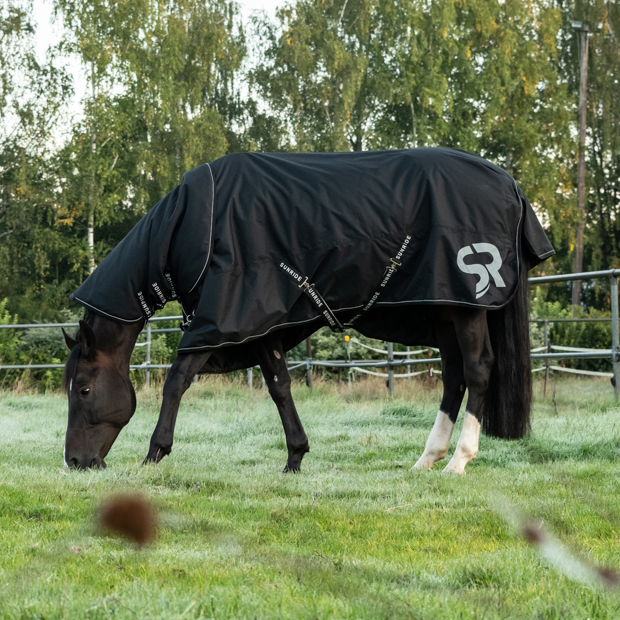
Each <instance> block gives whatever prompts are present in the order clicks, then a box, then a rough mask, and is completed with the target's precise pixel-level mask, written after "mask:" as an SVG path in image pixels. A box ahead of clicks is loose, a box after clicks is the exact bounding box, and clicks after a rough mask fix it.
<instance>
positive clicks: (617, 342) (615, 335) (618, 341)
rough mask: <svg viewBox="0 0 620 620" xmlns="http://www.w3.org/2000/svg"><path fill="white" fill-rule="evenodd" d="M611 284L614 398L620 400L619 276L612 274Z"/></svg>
mask: <svg viewBox="0 0 620 620" xmlns="http://www.w3.org/2000/svg"><path fill="white" fill-rule="evenodd" d="M609 280H610V284H611V361H612V364H613V370H614V381H613V383H614V398H615V399H616V400H618V396H619V395H620V383H619V379H620V378H619V377H618V350H619V349H620V334H619V332H618V329H619V326H618V278H617V277H616V276H612V277H611V278H610V279H609Z"/></svg>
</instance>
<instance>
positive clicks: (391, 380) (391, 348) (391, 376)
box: [387, 342, 394, 396]
mask: <svg viewBox="0 0 620 620" xmlns="http://www.w3.org/2000/svg"><path fill="white" fill-rule="evenodd" d="M387 350H388V363H389V364H390V365H389V366H388V381H387V382H388V384H387V387H388V393H389V395H390V396H392V390H393V389H394V367H393V366H392V362H393V361H394V343H393V342H388V343H387Z"/></svg>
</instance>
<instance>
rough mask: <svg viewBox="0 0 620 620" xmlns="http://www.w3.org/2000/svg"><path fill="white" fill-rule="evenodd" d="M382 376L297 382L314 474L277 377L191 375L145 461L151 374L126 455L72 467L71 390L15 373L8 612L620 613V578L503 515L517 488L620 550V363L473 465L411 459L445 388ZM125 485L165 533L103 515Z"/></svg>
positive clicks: (118, 449) (535, 507)
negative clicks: (290, 450) (421, 466)
mask: <svg viewBox="0 0 620 620" xmlns="http://www.w3.org/2000/svg"><path fill="white" fill-rule="evenodd" d="M384 391H385V388H384V387H381V386H380V385H379V383H372V382H366V383H364V384H363V385H361V386H355V387H354V388H353V389H352V390H350V391H349V390H348V389H347V387H346V385H341V386H339V387H333V386H332V387H330V386H327V385H319V386H318V387H317V388H316V389H314V390H313V391H312V392H309V391H308V390H307V389H306V388H305V386H298V387H297V388H296V389H295V395H296V400H297V404H298V409H299V411H300V416H301V418H302V421H303V422H304V425H305V427H306V431H307V433H308V436H309V438H310V444H311V452H310V453H309V454H307V455H306V457H305V460H304V462H303V465H302V472H301V473H300V474H298V475H291V474H289V475H283V474H281V473H280V471H281V469H282V467H283V466H284V463H285V459H286V452H285V445H284V435H283V432H282V429H281V426H280V422H279V418H278V415H277V412H276V410H275V406H274V405H273V403H272V402H271V400H270V399H269V397H268V396H267V395H266V394H265V393H264V392H262V391H260V390H254V391H253V392H249V391H248V390H247V389H245V388H244V387H243V386H241V385H235V384H230V383H227V382H226V381H225V380H222V379H218V378H216V379H213V378H212V379H210V380H208V381H207V382H206V383H198V384H195V385H193V386H192V387H191V389H190V391H189V392H188V394H187V395H186V397H185V399H184V401H183V404H182V407H181V412H180V415H179V421H178V424H177V433H176V443H175V446H174V448H173V452H172V455H171V456H170V457H167V458H166V459H165V460H164V461H163V462H162V463H161V464H160V465H158V466H149V467H141V466H140V463H141V460H142V458H143V457H144V456H145V455H146V451H147V448H148V441H149V437H150V434H151V432H152V430H153V428H154V425H155V422H156V417H157V410H158V406H159V403H160V398H161V393H160V391H158V390H157V389H152V390H151V392H150V393H149V392H143V393H141V394H140V395H139V404H138V411H137V413H136V415H135V417H134V419H133V420H132V422H131V423H130V425H129V426H128V427H127V428H126V429H125V430H124V431H123V432H122V433H121V435H120V437H119V439H118V441H117V443H116V444H115V445H114V447H113V448H112V451H111V452H110V454H109V455H108V458H107V462H108V469H106V470H104V471H88V472H73V473H69V474H68V473H67V472H66V471H65V470H64V469H63V467H62V444H63V437H64V432H65V425H66V400H65V398H64V397H63V396H61V395H49V396H37V395H27V394H25V395H24V394H21V395H20V394H16V393H10V392H5V393H0V618H47V619H51V618H69V619H74V618H108V617H115V618H197V617H206V618H255V617H256V618H296V619H297V618H332V617H334V618H401V617H402V618H444V619H445V618H447V619H450V618H476V619H482V618H549V619H552V618H558V619H560V618H561V619H573V618H575V619H577V618H579V619H583V620H585V619H586V618H590V619H592V620H594V619H595V618H597V619H602V618H620V593H619V592H617V591H616V590H609V589H603V588H602V587H599V586H588V585H585V584H583V583H578V582H575V581H572V580H571V579H570V578H569V577H567V576H566V575H565V574H563V572H562V571H561V570H558V569H557V567H554V566H553V565H550V564H548V563H547V562H546V561H545V560H544V559H542V558H541V557H540V556H539V555H538V554H537V552H536V550H535V549H533V548H532V547H530V546H529V545H528V543H527V542H525V541H524V540H523V539H522V538H521V537H520V536H519V535H518V533H517V532H515V531H514V530H513V529H512V528H511V526H510V524H509V523H508V522H507V521H506V520H505V519H504V516H502V513H503V512H505V510H506V505H505V504H504V503H503V502H504V500H506V501H509V502H510V503H511V505H513V506H514V507H516V508H517V509H518V510H519V511H521V512H522V513H524V514H527V515H530V516H532V517H533V518H536V519H540V520H542V522H543V523H544V527H545V528H547V529H548V530H549V531H552V532H553V533H554V534H555V536H556V537H557V538H558V539H560V540H561V541H562V542H563V543H564V544H565V545H567V546H568V547H569V548H570V549H571V550H572V551H573V552H574V553H575V555H576V556H578V557H580V558H582V559H583V560H584V561H585V562H586V563H589V564H591V565H602V566H611V567H620V540H619V538H620V424H618V421H619V417H620V409H618V408H616V406H615V403H614V401H613V398H612V389H611V387H610V386H609V383H608V382H607V381H602V380H596V379H592V380H570V381H556V382H554V383H553V385H552V387H551V389H550V390H549V392H548V398H547V399H543V398H542V396H541V395H540V394H539V395H538V398H537V401H536V406H535V416H534V425H533V432H532V435H531V437H530V438H528V439H527V440H524V441H520V442H505V441H499V440H493V439H489V438H482V441H481V445H480V453H479V456H478V458H477V459H476V460H475V461H474V462H473V463H471V464H470V465H469V466H468V470H467V471H468V475H466V476H464V477H459V476H446V475H442V474H441V468H442V467H441V464H438V465H437V466H436V470H437V471H435V470H433V471H432V472H417V471H416V472H411V471H410V467H411V466H412V465H413V463H414V462H415V460H416V459H417V457H418V456H419V454H420V453H421V451H422V449H423V447H424V443H425V441H426V438H427V435H428V432H429V430H430V428H431V427H432V424H433V421H434V418H435V414H436V410H437V406H438V402H439V392H437V391H435V392H434V393H430V394H429V392H428V390H427V389H426V388H425V387H424V386H423V385H422V384H421V383H419V384H418V383H408V384H407V385H402V384H399V385H398V387H397V391H396V394H395V397H394V398H393V399H392V400H387V398H386V397H385V394H384ZM458 430H459V428H457V431H458ZM456 439H457V435H456V434H455V437H454V438H453V442H452V445H453V447H454V445H455V443H456ZM127 490H130V491H134V490H138V491H140V492H142V493H143V494H145V495H147V496H148V497H149V498H151V499H152V501H153V502H154V503H155V504H156V506H157V507H158V509H159V513H160V519H161V523H162V528H161V530H160V534H159V537H158V539H157V541H156V543H155V544H154V545H153V546H152V547H151V548H149V549H145V550H139V549H134V548H133V547H132V546H131V545H129V544H128V543H125V542H123V541H122V540H118V539H114V538H107V537H103V536H101V535H100V534H99V533H98V532H97V531H96V528H95V526H94V525H93V521H92V516H93V513H94V511H95V510H96V508H97V506H98V505H99V503H100V502H101V501H102V499H103V498H105V497H107V496H108V495H110V494H111V493H113V492H118V491H127Z"/></svg>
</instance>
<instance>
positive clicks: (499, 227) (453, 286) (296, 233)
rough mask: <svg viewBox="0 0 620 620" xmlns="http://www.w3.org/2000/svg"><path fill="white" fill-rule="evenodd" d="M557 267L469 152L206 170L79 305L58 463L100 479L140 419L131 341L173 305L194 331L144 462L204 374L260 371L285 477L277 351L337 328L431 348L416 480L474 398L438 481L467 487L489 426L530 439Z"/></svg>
mask: <svg viewBox="0 0 620 620" xmlns="http://www.w3.org/2000/svg"><path fill="white" fill-rule="evenodd" d="M551 254H553V249H552V248H551V246H550V245H549V242H548V240H547V238H546V236H545V234H544V231H543V230H542V228H541V227H540V224H539V223H538V220H537V219H536V216H535V214H534V212H533V210H532V208H531V206H530V205H529V203H528V202H527V200H526V199H525V197H524V196H523V193H522V192H521V190H520V188H519V187H518V186H517V185H516V183H515V182H514V180H513V179H512V178H511V177H510V176H509V175H508V174H506V173H505V172H504V171H502V170H501V169H499V168H497V167H496V166H494V165H493V164H490V163H489V162H487V161H485V160H483V159H481V158H479V157H475V156H473V155H470V154H468V153H464V152H462V151H455V150H452V149H416V150H411V151H388V152H379V153H355V154H354V153H346V154H322V155H307V154H304V155H300V154H298V155H265V154H236V155H229V156H226V157H224V158H222V159H220V160H217V161H216V162H213V163H211V164H205V165H204V166H201V167H199V168H197V169H195V170H194V171H192V172H190V173H188V174H187V175H186V176H185V178H184V183H183V184H182V185H181V186H179V187H178V188H176V189H175V190H174V191H173V192H171V193H170V194H169V195H168V196H167V197H166V198H164V199H163V200H162V201H161V202H160V203H158V205H156V207H154V208H153V209H152V210H151V211H150V212H149V213H148V214H147V216H145V217H144V218H143V219H142V220H141V222H140V223H139V224H138V225H137V226H136V227H135V228H134V229H133V230H132V232H131V233H130V234H129V235H128V236H127V237H126V238H125V239H124V240H123V242H121V244H119V246H117V248H116V249H115V250H114V251H113V252H112V253H111V254H110V255H109V256H108V258H106V260H105V261H104V262H103V263H102V264H101V265H100V266H99V267H98V268H97V269H96V270H95V272H94V273H93V274H92V275H91V276H90V277H89V278H88V279H87V280H86V281H85V283H84V284H83V285H82V286H81V287H80V288H79V289H78V290H77V291H76V292H75V293H74V295H73V296H72V297H73V299H75V300H76V301H78V302H79V303H81V304H82V305H84V306H85V307H86V313H85V317H84V320H82V321H80V329H79V331H78V333H77V334H76V336H75V338H71V337H70V336H68V335H67V334H66V333H65V340H66V342H67V346H68V347H69V349H70V350H71V353H70V355H69V358H68V360H67V364H66V367H65V374H64V385H65V386H66V389H67V391H68V394H69V422H68V428H67V436H66V442H65V464H66V465H67V466H68V467H75V468H86V467H92V466H102V467H103V466H105V462H104V458H105V457H106V455H107V453H108V451H109V450H110V448H111V446H112V444H113V443H114V441H115V439H116V437H117V436H118V434H119V432H120V430H121V429H122V428H123V427H124V426H125V425H126V424H127V423H128V422H129V420H130V419H131V416H132V415H133V413H134V411H135V407H136V399H135V393H134V390H133V387H132V384H131V381H130V379H129V363H130V357H131V352H132V350H133V348H134V346H135V343H136V340H137V337H138V335H139V333H140V332H141V330H142V328H143V326H144V322H145V320H146V319H148V318H149V317H150V316H151V315H152V313H153V312H154V310H155V309H157V308H160V307H162V306H163V304H164V303H166V301H169V300H171V299H179V300H180V301H181V304H182V307H183V311H184V314H185V317H186V320H185V322H184V327H185V334H184V336H183V339H182V341H181V345H180V347H179V355H178V357H177V359H176V360H175V362H174V363H173V365H172V368H171V369H170V372H169V373H168V376H167V379H166V382H165V385H164V394H163V402H162V407H161V412H160V416H159V420H158V423H157V426H156V428H155V432H154V433H153V436H152V438H151V444H150V448H149V452H148V454H147V456H146V459H145V462H159V461H160V460H161V459H162V458H163V457H164V456H165V455H167V454H169V453H170V451H171V449H172V443H173V436H174V427H175V423H176V417H177V412H178V409H179V404H180V401H181V398H182V396H183V394H184V392H185V391H186V390H187V388H188V387H189V385H190V384H191V381H192V379H193V378H194V376H195V375H196V374H198V373H213V372H227V371H230V370H234V369H239V368H247V367H249V366H252V365H254V364H256V363H258V364H260V367H261V369H262V371H263V374H264V376H265V380H266V383H267V386H268V388H269V392H270V394H271V396H272V398H273V400H274V402H275V404H276V406H277V409H278V413H279V414H280V418H281V420H282V424H283V427H284V432H285V435H286V443H287V448H288V459H287V463H286V467H285V471H297V470H299V468H300V465H301V461H302V458H303V456H304V454H305V453H306V452H307V451H308V449H309V447H308V439H307V436H306V433H305V431H304V429H303V426H302V424H301V421H300V419H299V416H298V414H297V411H296V409H295V405H294V403H293V399H292V396H291V379H290V376H289V373H288V370H287V365H286V362H285V352H286V351H287V350H290V349H291V348H292V347H293V346H295V345H296V344H297V343H299V342H301V341H303V339H305V338H306V337H308V336H309V335H310V334H312V333H313V332H314V331H316V330H317V329H318V328H320V327H321V326H323V325H324V324H325V323H327V324H328V325H329V326H330V327H331V328H332V329H334V330H337V331H340V330H343V329H346V328H348V327H355V329H356V330H358V331H360V332H361V333H363V334H365V335H367V336H370V337H373V338H380V339H384V340H390V341H393V342H400V343H402V344H405V345H415V344H418V345H427V346H436V347H438V348H439V350H440V354H441V358H442V378H443V383H444V393H443V399H442V402H441V406H440V409H439V412H438V414H437V420H436V422H435V425H434V427H433V430H432V432H431V435H430V437H429V439H428V441H427V444H426V448H425V450H424V453H423V454H422V456H421V457H420V459H419V460H418V461H417V463H416V464H415V466H414V467H416V468H419V469H423V468H427V469H430V468H431V467H432V466H433V465H434V463H436V462H437V461H439V460H441V459H443V458H445V456H446V455H447V453H448V447H449V443H450V438H451V435H452V431H453V428H454V423H455V421H456V418H457V415H458V412H459V408H460V406H461V402H462V400H463V397H464V393H465V389H466V388H467V391H468V401H467V407H466V419H465V422H464V425H463V430H462V433H461V436H460V438H459V440H458V443H457V446H456V450H455V452H454V455H453V457H452V459H451V461H450V463H449V464H448V466H447V467H446V471H449V472H455V473H464V468H465V465H466V464H467V463H468V462H469V461H471V460H472V459H473V458H474V457H475V456H476V453H477V451H478V438H479V433H480V428H481V427H482V429H483V430H484V431H485V432H486V433H487V434H490V435H493V436H496V437H501V438H507V439H518V438H521V437H523V436H524V434H525V433H527V432H528V429H529V416H530V408H531V393H532V391H531V368H530V359H529V325H528V300H527V292H528V289H527V272H528V269H529V268H530V267H531V266H533V265H535V264H537V263H539V262H540V261H541V260H544V258H546V257H547V256H549V255H551ZM489 258H490V259H491V260H490V261H489Z"/></svg>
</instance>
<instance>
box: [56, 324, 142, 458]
mask: <svg viewBox="0 0 620 620" xmlns="http://www.w3.org/2000/svg"><path fill="white" fill-rule="evenodd" d="M104 321H105V319H104ZM100 322H101V321H99V320H97V318H94V319H93V321H92V323H93V325H94V324H99V323H100ZM104 327H105V326H104ZM112 331H113V330H112ZM95 332H96V330H95V329H93V326H92V325H90V324H89V323H88V322H86V321H80V329H79V331H78V332H77V334H76V337H75V339H73V338H71V337H70V336H69V335H68V334H67V333H66V332H65V331H64V330H63V334H64V337H65V342H66V343H67V346H68V347H69V350H70V351H71V353H70V354H69V357H68V359H67V363H66V365H65V372H64V376H63V386H64V388H65V390H66V391H67V395H68V397H69V422H68V425H67V435H66V438H65V453H64V460H65V466H66V467H69V468H76V469H86V468H88V467H105V466H106V464H105V461H104V458H105V457H106V455H107V453H108V452H109V451H110V448H111V447H112V444H113V443H114V441H115V440H116V438H117V437H118V434H119V433H120V431H121V429H122V428H123V427H124V426H125V425H126V424H127V423H128V422H129V420H130V419H131V417H132V416H133V414H134V411H135V410H136V394H135V392H134V389H133V386H132V384H131V381H130V380H129V358H128V356H127V355H122V354H121V353H122V349H126V348H127V347H119V346H118V343H112V346H110V344H111V343H110V341H109V338H106V336H108V337H109V336H110V335H113V333H112V334H110V330H107V333H106V330H105V329H103V330H97V332H98V335H97V336H95ZM98 340H101V342H98ZM134 342H135V340H134ZM125 357H127V359H126V360H125V359H124V358H125Z"/></svg>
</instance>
